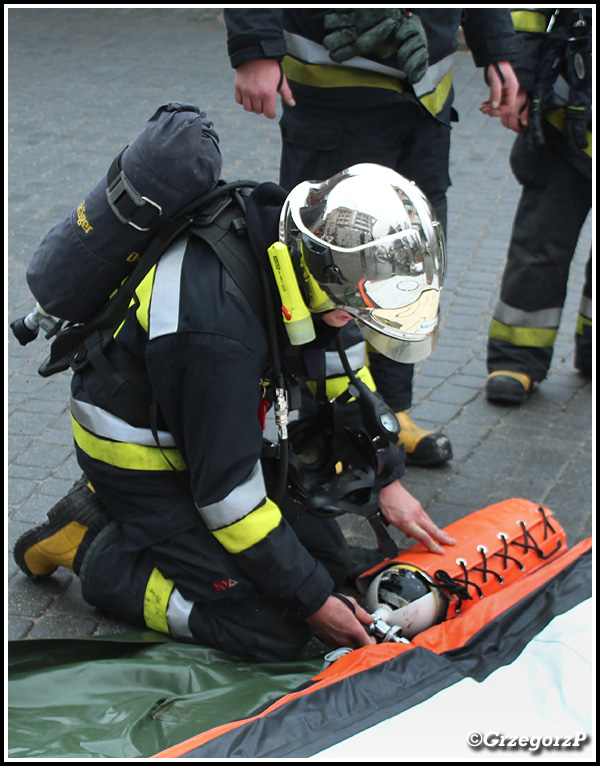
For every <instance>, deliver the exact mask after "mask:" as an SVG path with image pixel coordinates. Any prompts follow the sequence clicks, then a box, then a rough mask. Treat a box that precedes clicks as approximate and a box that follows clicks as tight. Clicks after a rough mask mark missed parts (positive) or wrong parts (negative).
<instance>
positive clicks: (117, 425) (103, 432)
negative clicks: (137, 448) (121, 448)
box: [71, 397, 176, 447]
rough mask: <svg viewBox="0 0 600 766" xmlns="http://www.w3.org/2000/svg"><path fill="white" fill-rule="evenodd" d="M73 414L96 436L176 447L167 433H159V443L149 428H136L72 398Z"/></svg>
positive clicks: (108, 413)
mask: <svg viewBox="0 0 600 766" xmlns="http://www.w3.org/2000/svg"><path fill="white" fill-rule="evenodd" d="M71 413H72V415H73V417H74V418H75V420H76V421H77V422H78V423H79V425H80V426H83V427H84V428H85V429H87V430H88V431H91V432H92V433H93V434H95V435H96V436H101V437H103V438H104V439H112V440H113V441H116V442H126V443H127V444H141V445H143V446H145V447H175V446H176V445H175V440H174V439H173V437H172V436H171V434H170V433H168V432H167V431H158V432H157V436H158V441H159V443H158V444H157V443H156V439H155V438H154V435H153V433H152V431H151V430H150V429H149V428H136V427H135V426H131V425H129V423H126V422H125V421H124V420H121V418H118V417H117V416H116V415H111V413H110V412H107V411H106V410H103V409H101V408H100V407H96V406H94V405H93V404H88V403H87V402H80V401H79V400H77V399H74V398H73V397H71Z"/></svg>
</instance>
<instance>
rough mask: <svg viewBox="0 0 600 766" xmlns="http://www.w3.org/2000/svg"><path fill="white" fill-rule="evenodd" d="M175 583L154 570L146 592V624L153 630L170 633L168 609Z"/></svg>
mask: <svg viewBox="0 0 600 766" xmlns="http://www.w3.org/2000/svg"><path fill="white" fill-rule="evenodd" d="M174 587H175V583H174V582H173V580H167V578H166V577H163V575H162V574H161V573H160V572H159V571H158V569H153V570H152V573H151V575H150V578H149V579H148V583H147V585H146V590H145V592H144V622H145V623H146V625H147V626H148V627H149V628H150V629H151V630H158V631H159V632H160V633H168V632H169V624H168V622H167V607H168V606H169V599H170V598H171V593H172V592H173V588H174Z"/></svg>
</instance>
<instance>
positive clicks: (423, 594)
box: [365, 564, 448, 640]
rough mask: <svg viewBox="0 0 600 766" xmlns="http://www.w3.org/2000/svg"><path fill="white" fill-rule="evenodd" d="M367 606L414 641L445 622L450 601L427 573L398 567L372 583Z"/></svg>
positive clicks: (409, 566)
mask: <svg viewBox="0 0 600 766" xmlns="http://www.w3.org/2000/svg"><path fill="white" fill-rule="evenodd" d="M365 604H366V608H367V610H368V611H369V612H370V613H371V614H376V615H377V616H378V617H380V618H381V619H383V620H384V621H385V622H386V623H388V624H389V625H398V626H399V627H400V628H401V636H402V637H403V638H407V639H409V640H410V639H411V638H413V637H414V636H416V635H417V633H422V632H423V631H424V630H427V628H430V627H431V626H432V625H436V624H437V623H438V622H441V621H442V620H443V619H444V617H445V615H446V608H447V605H448V601H447V599H446V597H445V596H444V595H443V594H442V593H441V591H440V590H439V588H437V587H436V586H435V585H434V583H433V581H432V580H431V578H430V577H429V576H428V575H427V574H425V572H423V571H421V570H420V569H417V567H413V566H411V565H410V564H394V565H392V566H390V567H387V568H386V569H384V570H383V571H381V572H380V573H379V574H378V575H377V576H376V577H375V578H374V579H373V580H372V581H371V583H370V585H369V587H368V589H367V592H366V595H365Z"/></svg>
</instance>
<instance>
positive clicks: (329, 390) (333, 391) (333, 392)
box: [306, 365, 377, 402]
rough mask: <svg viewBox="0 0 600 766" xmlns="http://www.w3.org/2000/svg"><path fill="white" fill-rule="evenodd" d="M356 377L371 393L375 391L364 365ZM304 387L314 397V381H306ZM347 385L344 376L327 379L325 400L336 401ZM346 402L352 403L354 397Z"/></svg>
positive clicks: (372, 381)
mask: <svg viewBox="0 0 600 766" xmlns="http://www.w3.org/2000/svg"><path fill="white" fill-rule="evenodd" d="M356 377H357V378H358V379H359V380H362V382H363V383H364V384H365V385H366V386H367V387H368V388H370V389H371V391H376V390H377V386H376V385H375V381H374V380H373V376H372V375H371V370H370V369H369V368H368V367H367V366H366V365H365V366H364V367H361V368H360V370H359V371H358V372H357V373H356ZM306 385H307V386H308V390H309V391H310V392H311V394H312V395H313V396H315V395H316V392H317V384H316V383H315V381H314V380H308V381H307V382H306ZM349 385H350V379H349V378H347V377H346V376H345V375H340V376H339V377H335V378H327V380H326V381H325V396H326V397H327V400H328V401H332V400H333V399H337V398H338V396H341V395H342V394H343V393H344V392H345V391H346V390H347V389H348V386H349ZM348 401H350V402H353V401H354V397H352V399H349V400H348Z"/></svg>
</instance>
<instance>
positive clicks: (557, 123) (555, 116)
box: [546, 109, 593, 157]
mask: <svg viewBox="0 0 600 766" xmlns="http://www.w3.org/2000/svg"><path fill="white" fill-rule="evenodd" d="M546 119H547V120H548V122H549V123H550V124H551V125H554V127H555V128H558V130H560V132H561V133H563V132H564V129H565V110H564V109H553V110H552V111H551V112H548V114H547V115H546ZM587 140H588V143H587V146H586V147H585V149H582V150H581V151H582V152H584V153H585V154H587V155H588V156H589V157H592V156H593V155H592V133H591V131H590V130H588V131H587Z"/></svg>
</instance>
